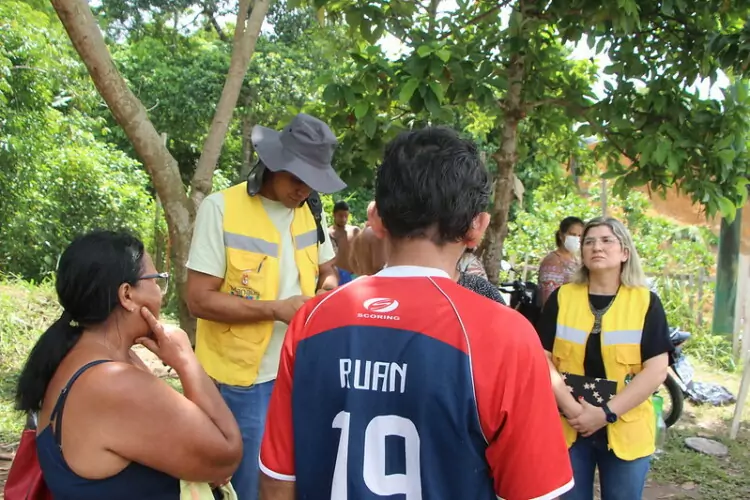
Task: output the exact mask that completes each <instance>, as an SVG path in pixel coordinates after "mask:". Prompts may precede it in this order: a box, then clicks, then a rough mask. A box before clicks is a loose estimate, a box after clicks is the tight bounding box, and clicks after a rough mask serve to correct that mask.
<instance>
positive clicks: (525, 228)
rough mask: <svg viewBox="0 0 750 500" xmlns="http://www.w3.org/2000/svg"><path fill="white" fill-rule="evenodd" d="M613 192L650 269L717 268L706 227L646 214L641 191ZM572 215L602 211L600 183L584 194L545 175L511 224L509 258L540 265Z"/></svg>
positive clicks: (691, 271)
mask: <svg viewBox="0 0 750 500" xmlns="http://www.w3.org/2000/svg"><path fill="white" fill-rule="evenodd" d="M558 175H560V174H558ZM582 180H583V181H591V180H592V179H590V178H584V179H582ZM611 194H612V193H609V197H608V206H609V209H610V213H611V215H613V216H615V217H618V218H619V219H621V220H623V221H624V222H625V223H626V225H627V226H628V228H629V230H630V232H631V234H632V235H633V239H634V241H635V246H636V250H637V251H638V255H639V256H640V257H641V260H642V264H643V267H644V270H645V271H646V274H648V275H651V276H662V275H666V274H671V275H697V274H698V273H699V272H700V271H701V270H703V271H704V272H705V273H706V275H707V276H708V275H709V274H710V273H711V272H712V269H713V268H714V266H715V265H716V257H715V255H714V251H713V249H712V244H715V241H716V237H715V236H713V235H712V234H711V233H710V232H709V231H708V230H707V229H703V230H701V229H697V228H686V227H684V226H681V225H679V224H677V223H674V222H672V221H669V220H667V219H664V218H662V217H658V216H650V215H647V211H648V210H649V207H650V203H649V200H648V197H647V196H646V195H645V194H643V193H641V192H639V191H631V192H630V193H629V194H628V195H627V197H626V198H624V199H621V198H617V197H613V196H611ZM571 215H572V216H576V217H580V218H581V219H583V220H589V219H591V218H593V217H596V216H599V215H601V205H600V188H599V186H598V185H595V186H592V187H590V188H589V190H588V194H587V196H582V195H581V193H579V192H578V191H577V189H576V188H575V187H574V186H572V185H571V183H570V182H569V180H568V179H563V180H560V179H559V178H558V177H555V176H549V177H547V178H545V179H544V182H543V184H542V185H541V186H540V187H539V188H538V189H537V190H536V192H535V193H534V202H533V206H531V207H530V208H529V209H528V211H521V212H519V213H518V214H517V215H516V218H515V220H514V221H512V222H511V223H510V224H509V234H508V240H507V243H506V247H505V250H506V253H505V255H506V259H508V260H512V261H513V262H516V263H521V262H524V260H526V262H527V263H528V264H529V265H531V266H537V265H538V264H539V262H540V261H541V260H542V259H543V258H544V256H545V255H547V253H549V252H550V251H552V250H554V249H555V232H556V231H557V229H558V227H559V223H560V220H562V219H563V218H565V217H567V216H571Z"/></svg>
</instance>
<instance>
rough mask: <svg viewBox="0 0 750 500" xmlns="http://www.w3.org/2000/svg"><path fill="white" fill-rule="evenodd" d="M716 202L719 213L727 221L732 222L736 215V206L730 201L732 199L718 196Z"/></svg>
mask: <svg viewBox="0 0 750 500" xmlns="http://www.w3.org/2000/svg"><path fill="white" fill-rule="evenodd" d="M716 203H717V205H719V212H721V215H722V216H724V218H725V219H726V220H727V222H732V221H733V220H734V218H735V217H736V216H737V207H736V206H735V205H734V203H732V200H730V199H728V198H725V197H723V196H720V197H719V198H717V199H716Z"/></svg>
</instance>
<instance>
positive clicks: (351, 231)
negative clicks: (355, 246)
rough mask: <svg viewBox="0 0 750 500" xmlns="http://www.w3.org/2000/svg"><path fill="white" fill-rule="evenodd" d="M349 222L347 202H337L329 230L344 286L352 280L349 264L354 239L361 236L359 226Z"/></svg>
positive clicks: (340, 281) (341, 282) (340, 278)
mask: <svg viewBox="0 0 750 500" xmlns="http://www.w3.org/2000/svg"><path fill="white" fill-rule="evenodd" d="M347 222H349V205H348V204H347V203H346V202H345V201H343V200H342V201H337V202H336V204H335V205H334V206H333V225H331V227H330V228H328V233H329V234H330V236H331V241H332V242H333V244H334V248H335V249H336V267H337V268H338V270H339V284H340V285H343V284H344V283H347V282H349V281H351V280H352V277H353V276H352V272H353V270H352V265H351V263H350V262H349V260H350V258H349V255H350V253H351V245H350V243H351V241H352V238H354V237H355V236H357V235H358V234H359V228H358V227H357V226H351V225H349V224H347Z"/></svg>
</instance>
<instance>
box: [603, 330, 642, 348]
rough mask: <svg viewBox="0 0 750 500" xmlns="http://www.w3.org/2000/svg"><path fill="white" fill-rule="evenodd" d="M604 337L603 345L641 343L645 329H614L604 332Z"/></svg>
mask: <svg viewBox="0 0 750 500" xmlns="http://www.w3.org/2000/svg"><path fill="white" fill-rule="evenodd" d="M603 335H604V338H603V339H602V345H615V344H639V345H640V343H641V338H642V337H643V330H614V331H611V332H604V333H603Z"/></svg>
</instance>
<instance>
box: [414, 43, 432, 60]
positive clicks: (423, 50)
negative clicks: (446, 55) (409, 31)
mask: <svg viewBox="0 0 750 500" xmlns="http://www.w3.org/2000/svg"><path fill="white" fill-rule="evenodd" d="M432 52H433V51H432V47H430V46H429V45H420V46H419V47H418V48H417V55H418V56H419V57H421V58H425V57H427V56H429V55H430V54H432Z"/></svg>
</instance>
